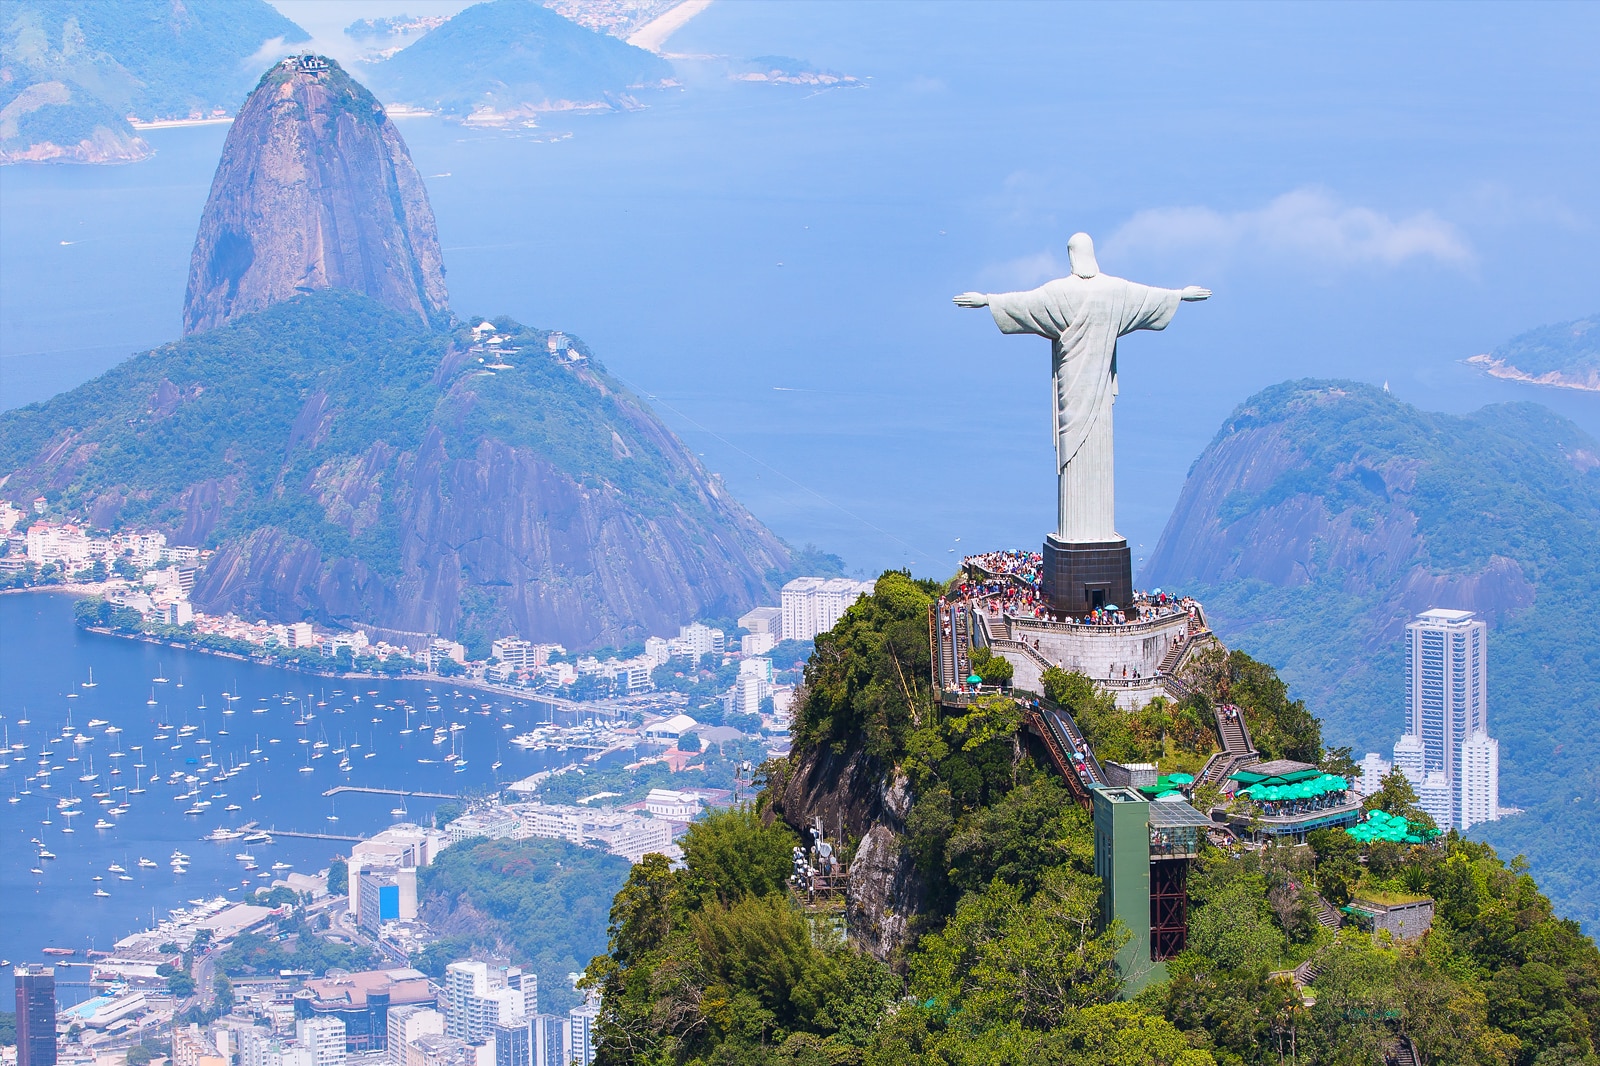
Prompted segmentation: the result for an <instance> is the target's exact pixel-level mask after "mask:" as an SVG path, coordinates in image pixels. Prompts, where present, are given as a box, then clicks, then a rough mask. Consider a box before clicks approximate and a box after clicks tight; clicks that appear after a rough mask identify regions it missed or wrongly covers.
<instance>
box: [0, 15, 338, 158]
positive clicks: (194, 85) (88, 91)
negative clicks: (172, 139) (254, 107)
mask: <svg viewBox="0 0 1600 1066" xmlns="http://www.w3.org/2000/svg"><path fill="white" fill-rule="evenodd" d="M275 39H281V40H282V41H283V42H284V43H287V44H293V43H296V42H299V41H305V40H308V39H309V38H308V37H307V36H306V34H305V32H304V31H303V30H301V29H300V27H298V26H296V25H295V24H294V23H293V22H290V21H289V20H288V19H286V18H284V17H283V16H282V15H280V14H279V13H278V12H277V10H276V9H274V8H273V7H272V6H271V5H270V4H268V3H266V0H230V2H228V3H190V4H174V3H172V2H171V0H76V2H74V3H70V4H68V3H59V2H55V0H10V2H8V3H7V4H6V9H5V14H4V16H3V17H0V61H3V64H4V68H5V71H6V77H5V78H3V79H0V107H3V108H5V109H6V110H7V112H14V114H12V115H11V117H10V118H9V119H8V121H7V122H6V123H4V124H3V125H0V150H3V151H5V152H7V153H10V152H13V151H22V150H26V148H27V147H28V146H30V145H36V144H40V143H42V142H52V143H55V144H58V145H63V146H66V145H73V144H77V143H78V142H79V141H82V140H87V139H93V138H94V137H95V135H96V131H97V130H106V131H108V134H109V135H113V136H116V137H122V138H127V139H131V138H132V137H133V130H132V128H131V127H130V126H129V125H128V123H127V116H129V115H132V116H134V117H136V118H140V119H145V120H151V119H158V118H188V117H189V116H190V115H191V114H194V115H209V114H210V113H211V111H212V110H213V109H214V108H222V109H224V110H226V111H228V112H232V111H233V110H235V109H236V108H237V107H238V106H239V102H240V101H241V100H242V99H243V98H244V96H245V94H246V93H247V92H249V91H250V88H251V87H252V86H253V85H254V84H255V81H256V78H257V77H258V76H259V74H260V69H259V67H258V66H256V65H252V64H249V63H247V60H249V59H250V58H251V57H252V56H255V55H256V54H257V53H258V52H260V50H261V49H262V46H263V45H265V44H267V43H268V42H269V41H272V40H275ZM19 97H20V98H21V100H20V102H19ZM11 105H15V106H11Z"/></svg>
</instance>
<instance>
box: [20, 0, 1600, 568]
mask: <svg viewBox="0 0 1600 1066" xmlns="http://www.w3.org/2000/svg"><path fill="white" fill-rule="evenodd" d="M403 6H404V5H398V7H403ZM398 7H397V10H398ZM286 10H288V11H289V13H290V14H291V15H292V16H293V15H295V14H296V13H297V12H298V11H299V10H300V9H297V8H294V7H293V6H292V5H290V6H288V7H286ZM361 13H362V14H368V13H370V12H369V11H368V9H367V8H362V12H361ZM352 17H353V16H352ZM329 21H331V19H330V20H329ZM1597 23H1600V13H1597V12H1596V10H1595V9H1594V8H1592V7H1587V8H1585V7H1574V6H1562V7H1538V6H1521V7H1518V8H1515V9H1512V8H1499V9H1487V8H1484V7H1481V6H1480V7H1466V8H1458V9H1455V10H1453V11H1452V14H1451V17H1450V18H1449V19H1448V20H1443V19H1440V18H1439V17H1438V11H1437V9H1430V8H1426V7H1420V6H1419V7H1398V8H1389V9H1374V8H1361V9H1351V8H1348V7H1323V8H1313V7H1303V6H1302V7H1295V8H1284V9H1276V8H1263V7H1202V8H1196V7H1189V6H1184V7H1176V6H1174V7H1163V6H1141V7H1125V6H1121V7H1109V8H1104V9H1097V8H1085V7H1077V6H1072V7H1068V6H1049V5H1032V4H1029V5H1015V6H1012V5H1001V4H995V5H985V6H983V7H981V8H975V7H955V6H948V5H934V6H931V7H929V8H926V9H913V8H911V7H909V6H904V5H870V4H858V5H845V4H826V5H798V4H784V3H773V4H731V3H724V4H714V5H712V7H711V8H710V9H709V10H708V11H707V12H706V13H705V14H703V15H701V16H699V17H697V18H696V19H695V20H694V21H693V22H691V23H690V24H689V26H688V27H687V28H685V29H684V30H682V31H680V33H679V34H678V35H677V36H675V37H674V38H673V39H672V40H671V42H669V46H668V47H669V49H670V50H671V51H672V52H674V53H684V54H691V55H714V56H732V57H736V58H737V57H748V56H758V55H773V54H780V55H792V56H796V57H800V58H802V59H804V60H808V61H810V62H811V63H813V64H814V65H815V66H817V67H818V68H820V69H827V70H834V71H838V72H842V73H847V74H853V75H857V76H859V77H864V78H868V79H870V81H869V82H868V87H866V88H860V89H835V90H829V91H821V92H818V91H815V90H811V89H807V88H802V87H793V86H775V85H759V84H744V83H733V82H730V81H728V80H727V78H726V77H725V74H724V67H723V65H722V64H721V63H720V62H715V61H706V60H694V59H687V60H682V59H681V60H678V66H679V70H680V76H681V77H682V79H683V80H684V81H685V83H686V86H687V87H686V88H685V89H684V90H682V91H679V92H668V93H661V94H656V95H651V96H647V97H646V102H647V103H648V104H649V107H648V108H647V109H646V110H643V111H640V112H636V113H632V114H619V115H607V116H601V117H592V118H566V117H560V116H553V117H551V118H549V119H548V120H547V121H546V123H545V127H544V128H542V129H540V130H537V131H530V132H528V133H526V134H516V133H501V132H473V131H467V130H465V129H463V128H462V127H460V126H455V125H449V124H445V123H442V122H439V121H436V120H431V119H420V120H418V119H409V120H404V121H403V122H402V124H401V129H402V131H403V133H404V135H405V136H406V138H407V141H408V142H409V144H410V146H411V150H412V153H413V155H414V156H415V158H416V160H417V163H418V166H419V168H420V169H421V171H422V173H423V174H424V175H425V176H426V177H427V178H428V185H429V193H430V196H431V198H432V201H433V205H434V208H435V211H436V212H437V215H438V220H439V227H440V233H441V238H442V240H443V243H444V246H445V255H446V263H447V266H448V268H449V279H448V280H449V283H450V288H451V295H452V303H453V305H454V306H455V308H456V309H457V310H458V311H459V312H460V313H461V314H463V315H479V314H491V315H498V314H510V315H513V316H515V317H517V318H519V319H522V320H524V321H527V322H531V323H536V324H538V325H541V326H546V327H552V328H563V329H567V330H569V331H571V332H574V333H577V334H580V335H581V336H583V337H584V338H585V339H586V340H587V341H588V342H589V343H590V344H591V345H593V346H594V348H595V350H596V351H597V352H598V353H599V356H600V358H601V359H602V361H604V362H605V364H606V365H607V366H608V367H609V368H611V369H612V370H613V371H614V372H616V373H618V374H619V375H620V376H622V377H623V378H624V379H625V380H627V381H628V382H629V383H630V384H632V385H633V386H635V387H636V388H637V389H638V390H639V391H641V392H643V393H645V394H647V395H648V396H650V397H651V398H653V400H654V401H655V403H656V406H657V409H658V410H659V411H660V412H661V413H662V415H663V416H664V417H665V418H666V419H667V421H668V422H669V423H671V424H672V425H673V427H674V428H675V429H677V430H678V431H679V432H680V433H681V434H682V435H683V436H684V437H685V438H686V439H687V440H688V441H689V442H690V443H691V444H692V445H693V446H694V448H695V449H696V450H697V451H700V452H702V453H703V454H704V455H705V457H706V461H707V463H708V465H709V466H710V467H711V468H712V469H714V470H718V471H720V472H722V473H723V474H724V475H725V476H726V477H727V479H728V483H729V485H730V486H731V487H732V488H733V490H734V492H735V493H736V494H737V495H738V496H739V498H740V499H742V500H743V501H745V502H746V503H747V504H748V505H749V506H750V507H751V509H752V510H753V511H754V512H755V513H756V514H757V516H758V517H760V518H762V519H763V520H765V521H766V522H767V523H768V524H769V525H771V526H772V527H773V528H774V529H775V530H776V531H777V532H779V533H780V534H781V535H783V536H784V537H786V538H787V539H789V540H790V541H791V542H793V543H795V544H802V543H805V542H808V541H812V542H815V543H817V544H819V545H821V546H822V547H824V548H826V549H828V550H831V551H836V552H838V553H840V554H841V555H843V556H844V557H845V559H846V561H847V562H848V563H849V564H850V565H851V566H852V567H853V568H856V569H859V570H862V571H865V572H876V571H877V570H879V569H881V568H882V567H884V566H889V565H907V564H909V565H911V566H912V567H913V569H914V570H916V571H918V572H921V573H929V574H944V573H946V572H947V571H948V570H949V569H950V567H951V566H952V565H953V561H954V557H955V555H956V552H952V551H950V550H949V549H951V548H955V549H957V551H959V550H960V549H963V548H967V547H971V546H973V545H978V546H995V545H1015V544H1021V545H1027V546H1031V545H1033V544H1035V543H1036V542H1037V541H1039V540H1040V537H1041V534H1042V533H1043V531H1044V530H1045V529H1046V528H1047V527H1048V525H1049V524H1050V522H1051V521H1052V517H1053V504H1052V486H1051V476H1052V470H1051V462H1050V454H1051V453H1050V445H1049V429H1048V425H1049V399H1048V391H1047V390H1048V375H1049V370H1048V352H1047V348H1046V345H1045V344H1044V342H1042V341H1038V340H1037V339H1029V338H1008V337H1002V336H1000V335H999V334H998V332H997V331H996V330H995V329H994V326H993V323H992V322H991V321H990V319H989V318H988V316H987V315H986V314H984V313H982V312H970V311H969V312H961V311H958V310H957V309H955V308H953V307H952V306H951V305H950V303H949V298H950V296H951V295H952V294H953V293H955V292H958V291H961V290H963V289H967V288H982V289H987V290H997V289H1006V288H1016V287H1024V286H1028V285H1032V284H1035V283H1037V282H1039V281H1042V280H1044V279H1045V278H1047V277H1050V276H1052V275H1058V274H1059V273H1061V272H1063V271H1064V270H1065V266H1064V263H1065V255H1064V245H1065V241H1066V238H1067V237H1068V236H1069V235H1070V234H1071V233H1072V232H1074V231H1075V230H1078V229H1084V230H1087V231H1089V232H1090V233H1092V234H1094V235H1095V237H1096V238H1097V240H1098V242H1099V246H1100V262H1101V267H1102V269H1104V270H1106V271H1108V272H1110V273H1114V274H1120V275H1123V276H1127V277H1131V278H1133V279H1135V280H1139V281H1144V282H1148V283H1152V284H1163V285H1173V286H1177V285H1183V284H1187V283H1191V282H1193V283H1199V284H1204V285H1207V286H1209V287H1210V288H1212V289H1214V290H1216V293H1217V296H1216V298H1215V299H1213V300H1212V301H1210V302H1209V303H1206V304H1202V305H1188V306H1185V307H1184V308H1183V309H1182V310H1181V311H1180V313H1179V315H1178V317H1177V320H1176V322H1175V323H1174V324H1173V325H1172V326H1171V327H1170V328H1169V329H1168V330H1167V331H1166V332H1165V333H1163V334H1141V335H1136V336H1135V337H1133V338H1130V339H1128V340H1126V341H1125V342H1124V344H1123V346H1122V358H1121V360H1120V371H1121V385H1122V388H1121V396H1120V399H1119V402H1118V406H1117V425H1118V434H1117V448H1118V477H1119V481H1118V490H1119V491H1118V508H1119V510H1118V514H1119V526H1120V527H1121V529H1122V530H1123V531H1124V532H1125V533H1126V534H1127V535H1128V536H1129V538H1130V540H1131V541H1132V542H1133V543H1134V544H1135V545H1144V546H1145V547H1146V548H1147V549H1148V548H1149V547H1153V545H1154V541H1155V538H1156V537H1157V536H1158V535H1159V533H1160V529H1161V527H1162V525H1163V524H1164V523H1165V520H1166V517H1167V514H1168V512H1169V511H1170V509H1171V506H1172V503H1173V501H1174V500H1175V499H1176V496H1177V492H1178V489H1179V487H1180V486H1181V484H1182V479H1183V477H1184V474H1185V472H1186V471H1187V469H1188V466H1189V464H1190V463H1191V462H1192V461H1193V459H1194V457H1195V456H1196V455H1197V454H1198V453H1199V452H1200V450H1201V449H1202V448H1203V447H1204V445H1205V443H1206V442H1207V441H1208V440H1209V439H1210V438H1211V436H1212V435H1213V434H1214V433H1215V431H1216V429H1217V426H1218V425H1219V423H1220V421H1221V420H1222V418H1223V417H1224V416H1225V415H1226V414H1227V413H1228V411H1229V410H1231V409H1232V408H1233V407H1234V406H1235V405H1236V404H1237V403H1239V402H1240V401H1241V400H1243V399H1244V398H1245V397H1246V396H1248V395H1249V394H1250V393H1251V392H1253V391H1255V390H1256V389H1258V388H1260V387H1262V386H1264V385H1267V384H1270V383H1273V382H1276V381H1281V380H1284V379H1287V378H1293V377H1301V376H1318V377H1328V376H1335V377H1352V378H1357V379H1360V380H1365V381H1370V382H1373V383H1375V384H1381V383H1383V382H1385V381H1387V382H1388V383H1389V384H1390V387H1391V388H1392V389H1393V391H1394V392H1395V393H1396V394H1397V395H1399V396H1401V397H1402V398H1404V399H1407V400H1409V401H1412V402H1415V403H1417V404H1419V405H1421V406H1423V407H1426V408H1431V409H1443V410H1451V411H1466V410H1471V409H1474V408H1476V407H1478V406H1481V405H1482V404H1484V403H1490V402H1498V401H1505V400H1531V401H1536V402H1540V403H1544V404H1546V405H1548V406H1550V407H1552V408H1554V409H1556V410H1558V411H1560V412H1561V413H1563V414H1565V415H1567V416H1568V417H1570V418H1573V419H1574V420H1576V421H1578V422H1579V423H1580V424H1581V425H1583V426H1584V427H1585V428H1586V429H1588V431H1589V432H1591V433H1600V397H1596V396H1593V395H1589V394H1571V393H1565V392H1561V391H1557V390H1546V389H1534V388H1530V387H1526V386H1518V385H1514V384H1511V383H1506V382H1499V381H1495V380H1493V379H1489V378H1487V377H1484V376H1482V375H1480V374H1478V373H1476V372H1475V371H1471V370H1469V369H1467V368H1466V367H1463V366H1461V365H1460V364H1459V362H1458V361H1459V360H1460V359H1462V358H1465V357H1466V356H1470V355H1473V354H1476V353H1478V352H1481V351H1485V350H1488V349H1490V348H1492V347H1494V346H1495V345H1497V344H1498V343H1500V342H1501V341H1503V340H1504V339H1506V338H1507V337H1509V336H1511V335H1513V334H1515V333H1518V332H1521V331H1522V330H1525V329H1527V328H1531V327H1533V326H1536V325H1540V324H1543V323H1546V322H1551V321H1559V320H1564V319H1570V318H1574V317H1578V316H1580V315H1582V314H1585V313H1588V312H1590V311H1592V310H1594V309H1595V308H1594V306H1593V305H1594V304H1595V299H1596V293H1600V261H1597V260H1596V258H1595V257H1594V255H1593V241H1594V228H1595V219H1596V217H1597V213H1600V186H1597V185H1596V183H1595V182H1594V181H1593V175H1594V173H1595V163H1596V159H1595V155H1596V150H1595V147H1594V146H1595V145H1596V144H1600V117H1597V112H1596V110H1595V109H1594V107H1593V106H1592V103H1593V100H1594V99H1595V98H1596V96H1597V94H1600V74H1597V70H1596V66H1595V64H1594V63H1593V61H1592V55H1591V54H1589V52H1588V50H1587V47H1586V42H1587V41H1592V40H1593V39H1594V38H1593V33H1592V32H1584V31H1586V30H1587V31H1592V30H1594V29H1595V28H1597V26H1596V24H1597ZM1513 71H1514V72H1516V77H1511V76H1510V72H1513ZM357 73H358V75H359V71H358V72H357ZM569 132H570V133H571V134H572V136H571V137H570V139H559V138H561V137H563V136H564V135H565V134H567V133H569ZM224 135H225V130H224V129H223V128H221V127H206V128H200V129H183V130H170V131H155V132H152V133H149V134H147V137H149V138H150V139H151V141H152V143H153V144H154V145H155V146H156V147H157V149H158V150H159V154H158V155H157V157H156V158H155V159H154V160H152V161H150V162H147V163H142V164H139V165H136V166H128V167H79V168H72V167H39V168H19V167H8V168H6V169H5V170H4V171H3V172H0V182H3V185H4V193H5V195H4V197H3V201H4V202H3V205H0V223H3V226H4V230H5V233H6V240H5V241H4V242H3V245H0V357H3V359H0V368H3V369H4V377H5V380H4V383H3V386H4V390H3V391H4V396H5V399H6V401H7V402H8V403H17V402H24V401H27V400H31V399H36V398H39V397H40V396H43V395H46V394H48V393H49V392H51V391H54V390H56V389H60V388H65V387H68V386H70V385H72V384H74V383H76V382H78V381H81V380H83V379H84V378H86V377H87V376H89V375H91V374H92V373H93V372H96V371H97V370H98V369H99V368H103V367H105V366H107V365H110V364H111V363H112V362H114V361H116V360H117V359H118V358H119V357H121V356H123V355H125V354H126V353H129V352H131V351H135V350H139V349H141V348H144V347H148V346H151V345H154V344H156V343H160V342H162V341H165V340H169V339H172V338H173V337H174V336H176V334H177V328H178V316H179V311H180V308H181V304H182V297H183V286H184V280H185V274H186V270H187V264H188V254H189V248H190V245H191V243H192V240H193V233H194V227H195V225H196V222H197V220H198V217H199V212H200V208H201V205H202V204H203V203H204V199H205V193H206V189H207V187H208V185H209V182H210V178H211V172H212V169H213V168H214V166H215V163H216V158H217V154H218V152H219V150H220V146H221V143H222V139H223V137H224ZM64 242H67V243H64ZM957 537H959V538H962V539H961V541H960V542H959V544H958V543H957V542H956V540H955V538H957ZM1142 554H1143V552H1140V551H1136V556H1137V555H1142Z"/></svg>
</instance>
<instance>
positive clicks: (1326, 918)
mask: <svg viewBox="0 0 1600 1066" xmlns="http://www.w3.org/2000/svg"><path fill="white" fill-rule="evenodd" d="M1317 921H1318V923H1320V924H1321V925H1322V927H1323V928H1324V929H1334V930H1337V929H1338V928H1339V927H1340V926H1341V925H1343V924H1344V920H1343V919H1342V918H1340V917H1339V912H1338V910H1337V909H1336V908H1335V907H1334V905H1333V904H1331V903H1329V902H1328V901H1327V900H1325V899H1323V898H1322V897H1321V896H1318V897H1317Z"/></svg>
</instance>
